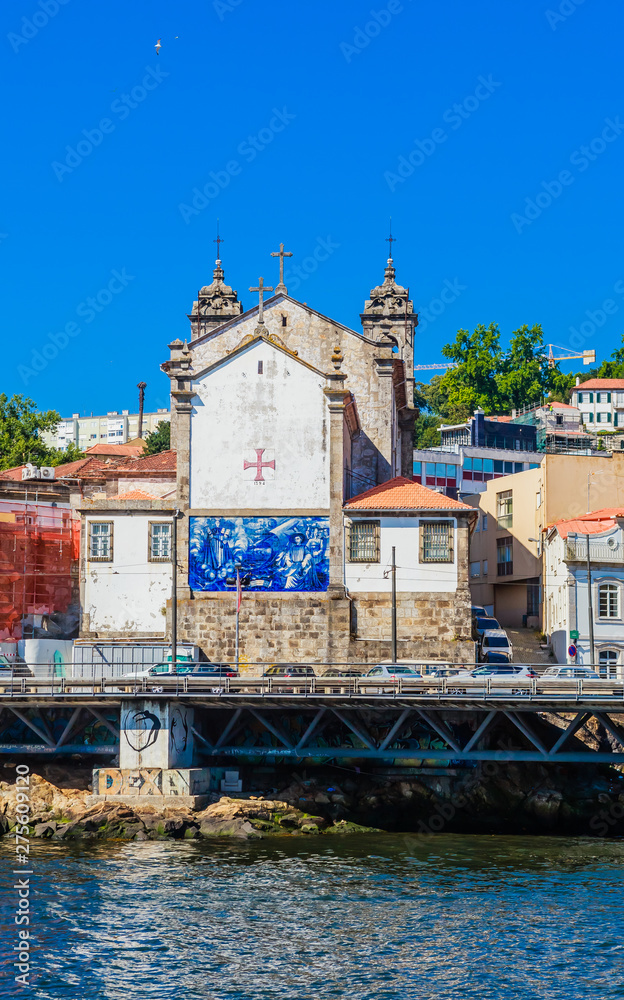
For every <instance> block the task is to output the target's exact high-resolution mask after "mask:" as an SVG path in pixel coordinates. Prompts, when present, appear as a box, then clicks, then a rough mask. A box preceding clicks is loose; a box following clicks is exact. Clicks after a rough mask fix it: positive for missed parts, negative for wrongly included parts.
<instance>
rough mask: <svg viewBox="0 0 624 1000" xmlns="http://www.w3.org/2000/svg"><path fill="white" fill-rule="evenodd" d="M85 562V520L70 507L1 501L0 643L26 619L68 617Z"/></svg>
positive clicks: (16, 633)
mask: <svg viewBox="0 0 624 1000" xmlns="http://www.w3.org/2000/svg"><path fill="white" fill-rule="evenodd" d="M79 557H80V520H79V518H78V517H77V515H76V514H75V512H74V511H73V510H72V509H71V507H69V506H68V505H66V504H51V503H24V502H21V501H12V500H0V640H1V639H21V638H22V622H23V618H24V617H25V616H26V615H52V614H54V613H55V612H62V613H64V612H66V611H67V609H68V608H69V606H70V604H71V603H72V596H73V593H74V584H75V582H77V573H78V560H79Z"/></svg>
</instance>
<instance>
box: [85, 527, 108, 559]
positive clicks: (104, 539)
mask: <svg viewBox="0 0 624 1000" xmlns="http://www.w3.org/2000/svg"><path fill="white" fill-rule="evenodd" d="M89 559H90V560H91V561H92V562H112V559H113V522H112V521H91V522H90V523H89Z"/></svg>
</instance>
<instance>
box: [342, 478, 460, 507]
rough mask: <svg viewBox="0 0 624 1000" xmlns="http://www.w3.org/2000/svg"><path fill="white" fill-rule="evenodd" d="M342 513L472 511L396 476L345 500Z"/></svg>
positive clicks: (411, 481)
mask: <svg viewBox="0 0 624 1000" xmlns="http://www.w3.org/2000/svg"><path fill="white" fill-rule="evenodd" d="M344 506H345V510H474V509H475V508H474V507H469V506H468V504H465V503H460V502H459V500H452V499H451V498H450V497H447V496H444V494H443V493H436V491H435V490H429V489H427V487H426V486H421V485H420V483H416V482H414V480H413V479H407V477H406V476H397V477H396V478H395V479H389V480H388V482H387V483H382V484H381V485H380V486H373V488H372V489H370V490H366V492H365V493H360V494H359V496H356V497H353V498H352V499H351V500H348V501H347V503H346V504H345V505H344Z"/></svg>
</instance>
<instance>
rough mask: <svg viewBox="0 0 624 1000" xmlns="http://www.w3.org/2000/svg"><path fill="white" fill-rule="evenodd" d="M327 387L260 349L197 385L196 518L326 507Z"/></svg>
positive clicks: (260, 344) (285, 358)
mask: <svg viewBox="0 0 624 1000" xmlns="http://www.w3.org/2000/svg"><path fill="white" fill-rule="evenodd" d="M324 385H325V383H324V379H323V377H322V376H321V375H319V374H318V373H317V372H315V371H313V370H311V369H309V368H307V367H306V366H304V365H302V364H301V363H300V362H299V361H297V360H296V359H295V358H294V357H291V356H289V355H287V354H284V353H283V352H282V351H280V350H278V349H276V348H274V347H272V346H271V345H270V344H268V343H267V342H266V341H262V340H260V341H256V342H255V343H252V344H250V345H249V347H248V348H247V349H246V350H244V351H243V352H241V353H240V354H237V355H236V356H235V357H232V358H227V357H226V358H225V359H224V361H223V363H222V364H220V365H219V366H218V367H217V368H215V369H213V370H212V371H211V372H209V373H208V374H206V375H205V376H204V377H203V378H201V379H199V380H198V381H197V382H195V383H194V388H196V391H197V395H196V397H195V399H194V401H193V402H194V408H193V412H192V416H191V461H190V505H191V507H192V508H193V509H194V510H232V509H244V510H254V511H262V510H270V509H272V510H275V509H278V510H279V509H284V510H318V509H327V508H328V507H329V420H328V410H327V403H326V400H325V396H324V394H323V388H324Z"/></svg>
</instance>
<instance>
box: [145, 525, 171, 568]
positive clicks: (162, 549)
mask: <svg viewBox="0 0 624 1000" xmlns="http://www.w3.org/2000/svg"><path fill="white" fill-rule="evenodd" d="M170 559H171V525H170V524H168V523H167V522H166V521H150V526H149V561H150V562H169V560H170Z"/></svg>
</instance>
